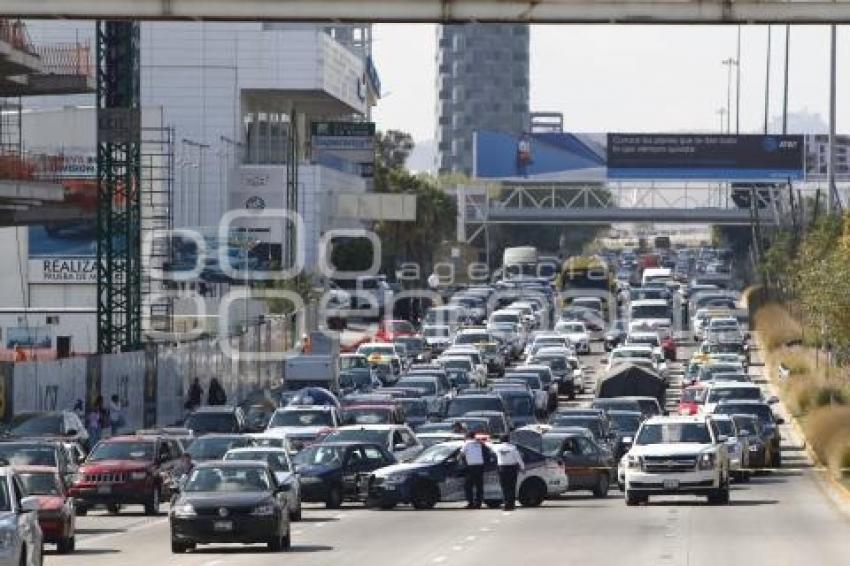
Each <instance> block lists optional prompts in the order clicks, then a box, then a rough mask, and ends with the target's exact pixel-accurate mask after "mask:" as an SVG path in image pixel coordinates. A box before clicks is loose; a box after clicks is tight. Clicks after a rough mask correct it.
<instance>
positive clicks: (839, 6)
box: [2, 0, 850, 24]
mask: <svg viewBox="0 0 850 566" xmlns="http://www.w3.org/2000/svg"><path fill="white" fill-rule="evenodd" d="M2 10H3V13H4V15H6V16H8V17H16V16H18V17H26V18H71V19H137V20H287V21H298V20H300V21H334V22H341V21H353V22H361V21H371V22H443V23H451V22H470V21H479V22H509V21H510V22H528V23H606V24H607V23H634V24H647V23H704V24H718V23H820V24H824V23H848V22H850V0H833V1H828V0H602V1H597V0H312V1H311V0H240V1H233V0H38V1H36V2H34V1H33V0H4V1H3V7H2Z"/></svg>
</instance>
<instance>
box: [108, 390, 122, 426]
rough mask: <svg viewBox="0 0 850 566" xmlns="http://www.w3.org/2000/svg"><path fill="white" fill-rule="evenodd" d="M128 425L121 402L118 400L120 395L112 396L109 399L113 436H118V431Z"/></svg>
mask: <svg viewBox="0 0 850 566" xmlns="http://www.w3.org/2000/svg"><path fill="white" fill-rule="evenodd" d="M125 423H126V421H125V419H124V412H123V411H122V410H121V402H120V401H119V400H118V395H115V394H114V393H113V394H112V397H110V398H109V428H110V433H111V436H115V435H117V434H118V431H119V430H120V429H121V427H123V426H124V424H125Z"/></svg>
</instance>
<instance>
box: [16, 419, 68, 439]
mask: <svg viewBox="0 0 850 566" xmlns="http://www.w3.org/2000/svg"><path fill="white" fill-rule="evenodd" d="M62 420H63V419H62V415H18V416H17V417H15V418H13V419H12V423H11V425H10V426H9V432H10V433H11V434H12V435H14V436H59V435H61V434H62Z"/></svg>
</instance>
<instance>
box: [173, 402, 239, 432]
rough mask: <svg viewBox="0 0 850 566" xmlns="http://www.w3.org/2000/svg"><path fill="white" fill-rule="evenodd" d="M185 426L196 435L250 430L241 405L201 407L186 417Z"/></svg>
mask: <svg viewBox="0 0 850 566" xmlns="http://www.w3.org/2000/svg"><path fill="white" fill-rule="evenodd" d="M183 426H184V427H186V428H188V429H189V430H191V431H192V432H193V433H194V434H195V436H201V435H203V434H213V433H215V434H230V433H234V434H241V433H243V432H248V430H247V429H248V425H247V422H246V419H245V413H244V412H243V411H242V409H240V408H239V407H233V406H231V405H220V406H219V405H216V406H211V407H200V408H198V409H196V410H195V411H193V412H192V413H191V414H190V415H189V416H188V417H186V420H185V421H184V422H183Z"/></svg>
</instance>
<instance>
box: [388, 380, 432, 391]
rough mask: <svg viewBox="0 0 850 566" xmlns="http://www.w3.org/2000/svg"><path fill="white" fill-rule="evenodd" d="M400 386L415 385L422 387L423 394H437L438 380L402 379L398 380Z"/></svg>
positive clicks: (415, 386)
mask: <svg viewBox="0 0 850 566" xmlns="http://www.w3.org/2000/svg"><path fill="white" fill-rule="evenodd" d="M396 385H397V386H398V387H413V388H415V389H421V390H422V394H423V395H436V394H437V382H436V381H432V380H429V379H401V380H399V381H398V382H396Z"/></svg>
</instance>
